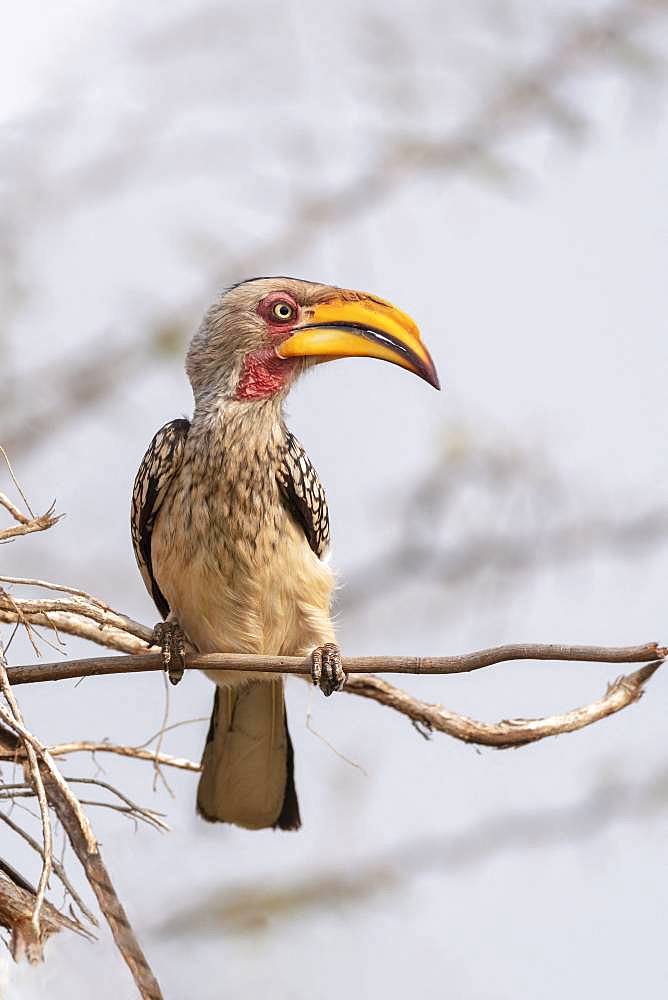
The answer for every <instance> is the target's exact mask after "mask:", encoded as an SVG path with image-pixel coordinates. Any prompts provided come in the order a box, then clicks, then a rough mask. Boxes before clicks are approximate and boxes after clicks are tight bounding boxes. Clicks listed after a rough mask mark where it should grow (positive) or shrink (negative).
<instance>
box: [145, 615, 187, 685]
mask: <svg viewBox="0 0 668 1000" xmlns="http://www.w3.org/2000/svg"><path fill="white" fill-rule="evenodd" d="M151 641H152V643H153V645H154V646H160V648H161V649H162V663H163V666H164V668H165V670H166V671H167V676H168V677H169V679H170V681H171V683H172V684H178V683H179V681H180V680H181V678H182V677H183V671H184V670H185V665H186V634H185V632H184V631H183V629H182V628H181V626H180V625H179V623H178V622H176V621H170V620H169V619H168V620H167V621H166V622H158V624H157V625H156V626H155V628H154V629H153V637H152V640H151Z"/></svg>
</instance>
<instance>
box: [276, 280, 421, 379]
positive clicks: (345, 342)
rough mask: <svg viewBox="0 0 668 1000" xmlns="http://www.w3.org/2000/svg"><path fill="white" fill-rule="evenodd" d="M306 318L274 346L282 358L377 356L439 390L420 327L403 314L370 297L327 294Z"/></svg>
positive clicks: (331, 359) (324, 359)
mask: <svg viewBox="0 0 668 1000" xmlns="http://www.w3.org/2000/svg"><path fill="white" fill-rule="evenodd" d="M305 318H306V319H307V322H306V323H303V324H302V325H301V326H299V327H296V328H295V330H294V331H293V333H292V335H291V336H290V337H288V339H287V340H284V341H283V343H282V344H280V345H279V346H278V347H277V348H276V353H277V354H278V356H279V357H281V358H307V357H312V358H314V359H315V361H316V363H319V362H321V361H334V360H335V359H336V358H378V359H379V360H381V361H390V362H391V363H392V364H394V365H400V366H401V367H402V368H406V369H407V371H409V372H413V373H414V374H415V375H419V376H420V378H423V379H424V380H425V381H426V382H429V384H430V385H433V386H434V388H435V389H440V388H441V386H440V383H439V381H438V375H437V374H436V368H435V366H434V362H433V361H432V359H431V356H430V354H429V351H428V350H427V348H426V347H425V346H424V344H423V343H422V341H421V339H420V331H419V330H418V328H417V326H416V325H415V323H414V322H413V320H412V319H411V318H410V316H407V315H406V313H403V312H401V310H399V309H396V308H395V307H394V306H393V305H390V303H389V302H383V301H382V300H381V299H376V298H372V297H371V296H369V297H368V298H367V297H364V298H360V299H356V300H355V301H346V299H345V298H336V297H335V298H332V299H329V300H328V301H327V302H321V303H320V304H319V305H317V306H314V307H313V308H312V310H310V314H309V313H308V312H307V314H306V317H305Z"/></svg>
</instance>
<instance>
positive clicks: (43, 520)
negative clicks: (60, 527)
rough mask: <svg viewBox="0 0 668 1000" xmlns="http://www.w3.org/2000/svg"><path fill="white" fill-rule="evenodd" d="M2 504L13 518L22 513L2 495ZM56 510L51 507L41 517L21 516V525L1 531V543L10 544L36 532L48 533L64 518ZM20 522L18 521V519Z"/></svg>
mask: <svg viewBox="0 0 668 1000" xmlns="http://www.w3.org/2000/svg"><path fill="white" fill-rule="evenodd" d="M0 504H2V506H3V507H5V508H6V509H7V510H9V512H10V514H12V516H15V515H16V514H17V513H20V512H19V511H18V510H17V508H16V507H14V505H13V504H12V502H11V500H9V498H8V497H6V496H5V495H4V493H0ZM53 511H54V508H53V507H49V509H48V510H47V512H46V513H45V514H40V516H39V517H31V518H24V517H23V515H22V516H21V520H20V522H19V524H17V525H16V527H14V528H4V529H3V530H2V531H0V543H2V542H8V541H10V540H11V539H12V538H17V537H18V536H19V535H31V534H32V533H33V532H35V531H46V530H47V529H48V528H52V527H53V526H54V524H58V521H60V520H61V518H62V517H63V515H62V514H54V513H53ZM17 520H18V519H17Z"/></svg>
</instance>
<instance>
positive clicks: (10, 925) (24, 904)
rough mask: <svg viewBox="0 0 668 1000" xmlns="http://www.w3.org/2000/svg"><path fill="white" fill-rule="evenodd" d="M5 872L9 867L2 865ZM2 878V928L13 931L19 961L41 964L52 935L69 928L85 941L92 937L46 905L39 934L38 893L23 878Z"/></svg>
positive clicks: (0, 899)
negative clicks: (35, 916)
mask: <svg viewBox="0 0 668 1000" xmlns="http://www.w3.org/2000/svg"><path fill="white" fill-rule="evenodd" d="M2 868H3V871H4V870H5V869H7V868H9V866H7V865H6V863H5V862H3V863H2ZM8 874H10V877H9V878H5V877H3V876H0V926H2V927H6V928H7V929H8V930H9V931H11V935H12V937H11V944H10V949H11V953H12V957H13V958H14V959H15V960H16V961H18V960H19V959H20V958H21V957H22V956H23V955H25V956H26V958H27V959H28V961H29V962H30V963H31V964H35V963H37V962H41V961H42V958H43V954H42V944H43V943H44V941H45V940H46V939H47V938H48V937H50V936H51V935H52V934H56V933H57V932H58V931H59V930H62V928H64V927H66V928H68V930H71V931H74V932H75V933H77V934H82V935H84V936H85V937H89V938H90V937H91V935H90V934H89V933H88V931H86V929H85V928H84V927H82V926H81V924H79V923H77V922H76V921H75V920H72V919H71V918H70V917H66V916H65V914H64V913H60V912H59V911H58V910H57V909H56V908H55V907H54V906H52V905H51V904H50V903H48V902H46V901H45V902H44V904H43V907H42V919H41V925H40V930H39V933H37V932H36V931H35V927H34V923H33V920H32V915H33V913H34V912H35V903H36V893H35V891H34V890H33V889H32V887H30V886H28V885H27V884H26V883H25V882H24V880H23V879H22V878H20V877H19V878H17V879H16V880H15V877H12V874H11V869H10V871H9V873H8Z"/></svg>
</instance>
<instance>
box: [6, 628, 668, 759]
mask: <svg viewBox="0 0 668 1000" xmlns="http://www.w3.org/2000/svg"><path fill="white" fill-rule="evenodd" d="M116 617H117V618H118V617H119V616H116ZM133 624H136V623H133ZM147 632H148V630H147ZM667 652H668V651H667V650H666V649H665V648H664V647H662V646H659V645H657V643H654V642H652V643H646V644H644V645H642V646H622V647H605V646H567V645H563V644H559V645H553V644H542V643H529V644H515V645H507V646H497V647H495V648H491V649H482V650H478V651H476V652H473V653H467V654H461V655H458V656H443V657H415V656H412V657H411V656H395V657H389V656H388V657H383V656H359V657H344V659H343V667H344V670H345V671H346V673H347V674H348V675H349V676H348V681H347V683H346V686H345V688H344V691H347V692H348V693H350V694H356V695H359V696H360V697H362V698H370V699H372V700H374V701H377V702H378V703H379V704H381V705H386V706H387V707H388V708H393V709H394V710H395V711H397V712H400V713H401V714H403V715H406V716H408V718H409V719H411V720H412V721H413V722H416V723H418V724H419V725H422V726H426V727H427V728H428V729H430V730H437V731H439V732H442V733H445V734H446V735H448V736H452V737H453V738H454V739H458V740H462V741H464V742H466V743H477V744H480V745H482V746H493V747H497V748H504V747H517V746H522V745H524V744H526V743H534V742H536V741H537V740H542V739H545V738H546V737H548V736H556V735H559V734H560V733H568V732H574V731H575V730H577V729H583V728H584V727H585V726H589V725H592V723H594V722H598V721H600V720H601V719H604V718H606V717H607V716H609V715H614V714H615V713H616V712H619V711H621V710H622V709H623V708H626V707H627V706H628V705H631V704H633V703H634V702H636V701H638V700H639V698H640V697H641V696H642V694H643V691H644V688H645V685H646V684H647V682H648V681H649V679H650V678H651V677H652V676H653V674H654V673H655V671H656V670H657V669H658V667H659V666H660V665H661V664H662V663H663V661H664V659H665V657H666V655H667ZM515 660H549V661H564V662H574V661H577V662H592V663H644V664H645V666H643V667H641V669H640V670H636V671H634V672H633V673H631V674H628V675H625V676H622V677H620V678H619V679H618V680H616V681H615V682H614V683H613V684H611V685H610V686H609V687H608V689H607V691H606V693H605V694H604V695H603V696H602V697H601V698H599V699H597V700H596V701H594V702H591V703H590V704H588V705H584V706H581V707H578V708H574V709H572V710H571V711H570V712H565V713H561V714H558V715H552V716H548V717H547V718H543V719H510V720H503V721H501V722H498V723H487V722H479V721H477V720H475V719H470V718H468V717H467V716H464V715H460V714H458V713H456V712H450V711H448V710H447V709H445V708H442V707H441V706H440V705H431V704H428V703H427V702H423V701H421V700H419V699H418V698H415V697H413V696H412V695H409V694H408V693H407V692H405V691H403V690H401V689H399V688H397V687H395V686H394V685H392V684H388V683H387V682H386V681H383V680H381V679H380V678H378V677H371V676H368V674H367V673H366V671H369V670H372V671H375V672H381V673H406V674H422V675H434V674H459V673H464V672H470V671H473V670H480V669H483V668H485V667H490V666H493V665H495V664H499V663H505V662H510V661H515ZM186 668H187V669H190V670H195V669H203V668H206V669H207V670H216V669H219V670H231V671H253V672H255V673H269V674H276V673H280V674H299V675H302V676H308V675H309V674H310V659H309V658H308V657H307V658H304V657H298V656H252V655H249V654H245V655H242V654H232V653H213V654H209V655H206V656H202V655H198V654H189V655H188V656H187V659H186ZM162 669H163V665H162V657H161V656H160V654H158V653H149V652H147V653H144V654H141V655H129V656H100V657H91V658H89V659H82V660H68V661H65V662H62V663H34V664H25V665H22V666H15V667H11V668H9V677H10V680H11V682H12V683H13V684H28V683H33V682H43V681H55V680H64V679H68V678H74V677H91V676H100V675H107V674H119V673H137V672H143V671H158V670H159V671H161V670H162ZM75 746H76V744H75ZM82 746H83V745H81V744H79V747H80V748H81V747H82ZM95 747H96V748H100V749H105V747H106V745H105V744H95ZM63 752H65V751H63ZM115 752H117V753H124V754H126V755H127V756H135V757H140V758H141V759H146V760H153V761H155V760H156V756H155V755H154V754H151V753H149V752H144V753H142V752H141V751H139V750H137V749H136V748H129V747H125V748H118V749H116V751H115ZM164 762H165V763H167V764H172V766H177V767H178V766H182V767H185V769H187V770H194V769H195V768H194V767H192V762H180V763H178V764H176V763H173V762H172V761H171V760H169V759H166V760H165V761H164Z"/></svg>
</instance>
